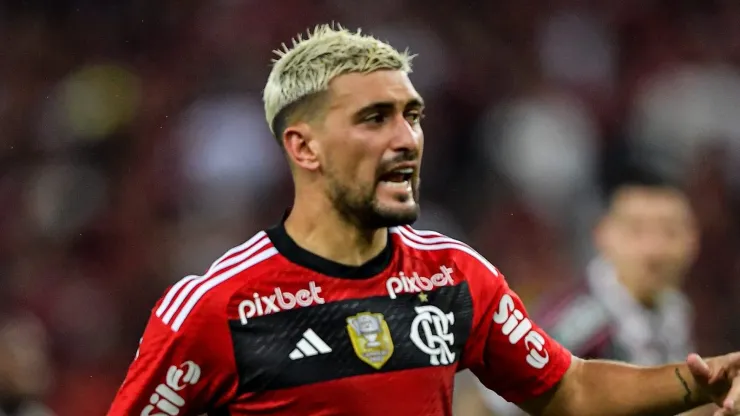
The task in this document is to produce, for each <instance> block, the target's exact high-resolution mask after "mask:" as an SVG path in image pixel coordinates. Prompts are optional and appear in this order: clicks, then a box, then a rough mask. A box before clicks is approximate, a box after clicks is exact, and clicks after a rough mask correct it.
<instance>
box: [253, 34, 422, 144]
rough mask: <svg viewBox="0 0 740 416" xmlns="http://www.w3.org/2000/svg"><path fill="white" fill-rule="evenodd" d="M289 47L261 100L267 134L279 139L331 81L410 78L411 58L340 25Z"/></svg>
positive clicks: (284, 49) (296, 40)
mask: <svg viewBox="0 0 740 416" xmlns="http://www.w3.org/2000/svg"><path fill="white" fill-rule="evenodd" d="M292 44H293V46H292V47H288V46H286V45H285V44H283V45H282V49H279V50H276V51H275V53H276V54H277V55H278V58H277V59H275V60H274V66H273V68H272V71H271V72H270V76H269V77H268V79H267V85H265V90H264V94H263V101H264V103H265V117H266V119H267V124H268V125H269V126H270V131H271V132H272V134H273V135H274V136H275V138H276V139H278V142H279V143H281V144H282V141H281V140H280V136H281V135H282V133H283V131H284V130H285V128H286V127H287V126H288V122H289V121H290V122H294V121H295V120H291V117H292V116H293V115H295V114H307V113H308V112H310V111H312V108H301V107H306V106H308V107H315V106H316V105H317V102H316V100H315V99H314V98H316V97H317V96H319V95H321V93H323V92H325V91H327V90H328V88H329V83H330V82H331V80H333V79H334V78H336V77H338V76H340V75H343V74H348V73H353V72H356V73H370V72H375V71H379V70H400V71H404V72H406V73H410V72H411V60H412V59H413V56H412V55H409V52H408V50H406V51H403V52H400V51H398V50H396V49H395V48H393V47H392V46H390V45H389V44H387V43H385V42H382V41H380V40H378V39H376V38H374V37H372V36H369V35H365V34H362V33H361V31H360V30H358V31H357V32H350V31H348V30H347V29H344V28H342V27H341V26H339V25H333V24H332V25H319V26H316V27H315V28H314V31H313V33H312V32H311V31H310V30H309V31H308V32H307V36H306V38H305V39H304V38H303V37H302V36H301V35H300V34H299V35H298V36H297V37H296V38H294V39H293V42H292Z"/></svg>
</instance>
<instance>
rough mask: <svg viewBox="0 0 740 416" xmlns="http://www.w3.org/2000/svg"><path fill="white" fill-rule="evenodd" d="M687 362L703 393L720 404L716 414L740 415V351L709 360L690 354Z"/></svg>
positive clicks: (725, 415)
mask: <svg viewBox="0 0 740 416" xmlns="http://www.w3.org/2000/svg"><path fill="white" fill-rule="evenodd" d="M686 364H687V365H688V367H689V371H691V375H692V376H693V377H694V380H695V381H696V383H697V385H698V386H699V388H700V389H701V390H702V391H701V393H702V394H705V395H706V396H708V397H709V398H710V399H711V400H712V401H713V402H714V403H715V404H717V406H719V409H718V410H717V411H716V412H715V413H714V416H730V415H740V353H737V352H736V353H732V354H727V355H723V356H720V357H714V358H710V359H707V360H704V359H703V358H702V357H700V356H699V355H698V354H690V355H689V356H688V358H687V359H686Z"/></svg>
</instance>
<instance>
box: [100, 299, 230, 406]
mask: <svg viewBox="0 0 740 416" xmlns="http://www.w3.org/2000/svg"><path fill="white" fill-rule="evenodd" d="M204 303H207V302H204ZM158 306H161V303H158ZM156 309H158V308H155V310H156ZM162 309H164V308H162ZM219 309H220V308H219ZM231 345H232V344H231V341H230V334H229V331H228V322H227V320H226V314H225V311H224V312H220V311H218V310H216V308H214V307H213V305H205V306H203V307H198V308H196V309H194V310H193V311H192V312H191V313H190V316H188V319H187V321H185V323H184V324H183V325H182V326H180V327H178V328H177V330H174V329H173V328H172V326H171V325H169V324H167V323H165V322H164V321H163V320H162V318H161V317H160V316H158V314H157V313H156V312H153V313H152V315H151V317H150V319H149V322H148V324H147V327H146V329H145V331H144V335H143V337H142V339H141V343H140V346H139V350H138V351H137V352H136V357H135V358H134V360H133V362H132V364H131V365H130V367H129V369H128V373H127V375H126V378H125V380H124V382H123V384H122V385H121V387H120V389H119V390H118V393H117V394H116V397H115V399H114V401H113V404H112V405H111V408H110V410H109V411H108V415H109V416H124V415H125V416H131V415H136V416H139V415H141V416H160V415H178V416H186V415H200V414H203V413H206V412H209V411H212V410H214V409H218V408H220V407H222V406H225V405H226V404H227V403H228V401H229V400H230V399H231V397H233V396H234V394H235V392H236V387H237V384H238V377H237V374H236V366H235V364H234V358H233V357H234V354H233V347H232V346H231Z"/></svg>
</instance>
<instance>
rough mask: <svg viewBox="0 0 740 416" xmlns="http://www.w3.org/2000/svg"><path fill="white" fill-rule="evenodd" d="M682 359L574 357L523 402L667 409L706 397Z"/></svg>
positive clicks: (621, 411)
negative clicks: (551, 384)
mask: <svg viewBox="0 0 740 416" xmlns="http://www.w3.org/2000/svg"><path fill="white" fill-rule="evenodd" d="M700 391H701V389H700V387H699V386H698V385H697V383H696V382H695V381H694V378H693V377H692V376H691V372H690V371H689V369H688V367H687V366H686V365H685V364H671V365H664V366H659V367H638V366H633V365H628V364H623V363H618V362H609V361H600V360H580V359H574V360H573V363H572V365H571V367H570V369H569V370H568V372H567V373H566V374H565V376H564V377H563V379H562V380H561V382H560V383H558V384H557V385H556V386H555V388H553V389H552V390H551V391H549V392H547V393H546V394H544V395H542V396H541V397H539V398H535V399H533V400H530V401H527V402H525V403H522V408H524V409H525V410H527V411H528V412H529V413H530V414H532V415H544V416H549V415H553V416H554V415H580V414H599V415H604V416H612V415H614V416H621V415H666V416H672V415H675V414H678V413H681V412H684V411H688V410H690V409H693V408H695V407H697V406H700V405H703V404H707V403H710V402H711V400H710V399H709V397H707V396H705V395H703V394H701V393H700Z"/></svg>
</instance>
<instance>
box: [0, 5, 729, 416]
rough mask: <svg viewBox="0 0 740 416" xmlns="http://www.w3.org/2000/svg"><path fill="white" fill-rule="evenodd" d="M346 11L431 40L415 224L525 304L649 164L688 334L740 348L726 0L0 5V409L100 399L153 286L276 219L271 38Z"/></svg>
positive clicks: (120, 366)
mask: <svg viewBox="0 0 740 416" xmlns="http://www.w3.org/2000/svg"><path fill="white" fill-rule="evenodd" d="M332 20H334V21H336V22H340V23H342V24H343V25H345V26H347V27H350V28H356V27H362V28H363V30H364V31H365V32H371V33H373V34H374V35H376V36H377V37H379V38H381V39H384V40H387V41H389V42H390V43H391V44H393V45H394V46H396V47H399V48H405V47H406V46H408V47H409V48H410V49H411V50H412V51H413V52H414V53H417V54H418V55H419V56H418V58H416V60H415V67H414V73H413V74H412V81H413V82H414V83H415V85H416V87H417V89H418V90H419V91H420V92H421V94H422V95H423V96H424V97H425V100H426V101H427V103H428V111H427V117H426V119H425V120H424V124H423V127H424V129H425V134H426V143H427V144H426V149H425V150H426V154H425V158H426V159H425V165H424V166H425V168H424V175H423V176H424V181H423V187H422V195H423V210H422V211H423V214H422V219H421V220H420V221H419V223H418V224H417V225H416V226H417V228H433V229H437V230H438V231H441V232H444V233H447V234H449V235H451V236H453V237H456V238H460V239H464V240H465V241H467V242H470V243H471V244H472V245H473V246H474V247H476V248H477V249H478V250H479V251H480V252H481V253H482V254H484V255H485V256H486V257H488V258H489V259H490V260H491V261H492V262H493V263H494V264H496V265H497V266H498V267H500V268H501V269H502V270H503V271H504V273H505V274H506V275H507V276H508V279H509V281H510V284H511V285H512V287H514V289H515V290H517V291H519V293H520V294H521V295H522V297H523V298H524V299H525V302H526V303H527V305H529V307H530V308H536V307H537V305H538V302H540V300H541V299H543V298H544V297H545V296H546V295H548V294H551V293H555V291H557V290H558V288H562V287H563V286H564V285H567V284H571V283H573V282H574V281H577V280H578V279H580V278H581V276H582V274H583V270H584V267H586V265H587V264H588V262H589V261H590V260H591V259H592V257H593V256H594V254H595V249H594V247H593V241H592V238H591V232H592V228H593V226H594V224H595V223H596V221H597V220H598V218H599V217H600V216H601V215H602V212H603V209H604V206H605V203H606V197H607V196H608V195H609V193H610V191H611V190H612V189H613V188H614V187H615V186H616V185H617V184H619V183H621V182H622V181H623V179H624V177H625V175H627V174H628V173H627V172H629V171H632V170H634V168H635V166H638V167H639V168H640V169H644V170H647V171H650V172H652V173H654V174H657V175H660V176H661V177H664V178H667V180H670V181H673V182H674V183H679V184H681V187H682V188H683V189H684V190H685V192H686V195H687V196H688V198H689V200H690V202H691V205H692V208H693V210H694V212H695V214H696V217H697V223H698V226H699V229H700V231H701V234H700V243H701V246H700V247H701V248H700V251H699V253H698V258H697V260H696V262H695V263H693V267H692V268H691V270H690V272H689V273H688V276H686V278H685V280H684V283H683V287H684V288H685V291H686V293H687V295H688V298H689V299H690V301H691V303H692V304H693V308H694V312H695V315H694V317H693V318H692V319H693V322H695V344H696V348H697V349H698V351H699V352H700V353H702V354H716V353H721V352H726V351H728V350H733V349H738V348H740V327H739V326H740V320H738V319H737V314H738V312H739V311H738V299H740V279H738V278H739V277H740V234H739V233H738V225H740V224H739V220H740V217H739V216H738V209H739V208H740V205H739V204H738V203H739V202H740V201H739V200H738V196H740V24H738V22H740V2H738V1H737V0H670V1H669V0H612V1H606V0H601V1H588V0H496V1H493V0H491V1H480V2H466V1H458V2H456V1H452V0H436V1H421V0H375V1H373V2H370V1H363V2H360V1H350V0H316V1H299V0H276V1H272V2H264V1H254V0H212V1H200V0H179V1H174V0H161V1H148V0H126V1H104V0H94V1H93V0H46V1H44V0H26V1H21V0H3V1H2V2H0V322H1V324H0V327H2V329H1V330H0V339H1V340H4V341H2V342H0V349H2V348H5V349H4V350H2V351H11V352H9V353H7V354H0V356H4V357H5V358H6V360H5V361H10V363H8V362H6V363H5V365H4V366H3V360H0V393H1V394H0V403H2V401H3V400H5V401H6V402H12V400H13V399H12V397H14V396H13V395H14V394H15V396H18V397H20V396H23V397H26V396H28V397H38V398H40V399H41V402H43V403H45V404H46V405H47V406H48V408H49V409H50V410H49V409H47V410H42V409H41V408H37V409H36V410H29V411H28V412H27V413H24V414H29V415H37V414H39V415H40V414H48V412H49V411H53V412H54V413H55V414H57V415H61V416H66V415H101V414H104V413H105V412H106V410H107V408H108V406H109V404H110V401H111V400H112V398H113V395H114V393H115V391H116V389H117V388H118V386H119V384H120V383H121V381H122V380H123V377H124V374H125V371H126V369H127V367H128V365H129V363H130V361H131V360H132V358H133V356H134V353H135V351H136V348H137V344H138V340H139V337H140V335H141V333H142V331H143V328H144V326H145V323H146V320H147V317H148V314H149V312H150V310H151V307H152V306H153V305H154V302H155V301H156V300H157V298H158V297H159V296H161V294H162V293H163V291H164V290H165V288H166V287H167V286H169V285H171V284H172V283H174V282H175V281H177V280H179V279H180V278H181V277H182V276H184V275H186V274H190V273H198V272H200V271H202V270H205V269H206V268H207V266H208V265H209V264H210V262H211V261H212V260H213V259H214V258H216V257H217V256H218V255H219V254H220V253H222V252H223V251H224V250H226V249H228V248H229V247H232V246H234V245H236V244H238V243H240V242H242V241H244V240H245V239H246V238H247V237H249V236H251V235H253V234H254V232H256V231H257V230H258V229H261V228H265V227H267V226H270V225H272V224H274V223H275V222H277V221H279V219H280V213H281V212H282V210H283V209H284V208H285V207H286V206H287V205H288V204H289V203H290V201H291V198H292V194H291V192H292V188H291V183H290V177H289V171H288V169H287V166H286V164H285V162H284V161H283V159H282V155H281V153H280V150H279V148H278V147H277V146H276V144H275V143H274V141H273V139H272V138H271V136H270V134H269V130H268V127H267V125H266V123H265V120H264V116H263V109H262V104H261V101H260V99H261V90H262V87H263V86H264V83H265V81H266V78H267V74H268V72H269V70H270V66H269V63H270V60H271V59H272V58H273V55H272V53H271V50H272V49H275V48H276V47H277V46H278V45H279V44H280V43H281V42H286V41H288V40H289V39H291V38H292V37H293V36H294V35H295V34H296V33H298V32H305V30H306V28H307V27H312V26H313V25H315V24H317V23H322V22H328V21H332ZM733 318H735V319H733ZM14 349H15V354H16V355H11V353H12V351H13V350H14ZM8 357H15V358H11V359H9V360H8V359H7V358H8ZM19 357H24V359H21V358H19ZM13 365H16V367H17V368H15V370H13V368H12V367H13ZM13 371H15V373H14V372H13ZM13 374H15V376H12V375H13ZM29 374H31V375H33V376H32V377H29V376H28V375H29ZM23 375H26V376H25V377H24V376H23ZM9 380H10V381H9ZM14 380H15V381H14ZM8 386H10V387H8ZM13 386H15V387H13ZM471 391H472V390H471ZM3 395H4V396H6V397H7V399H6V398H3ZM471 397H472V396H471ZM471 400H472V399H471ZM0 406H1V405H0ZM8 406H9V407H8V409H11V408H12V407H13V406H12V405H8ZM0 408H2V407H0ZM5 411H6V412H9V414H10V415H13V414H16V413H13V412H14V410H12V409H11V410H7V409H6V410H5ZM33 411H35V412H36V413H31V412H33ZM0 414H2V411H0ZM17 414H21V413H17Z"/></svg>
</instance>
